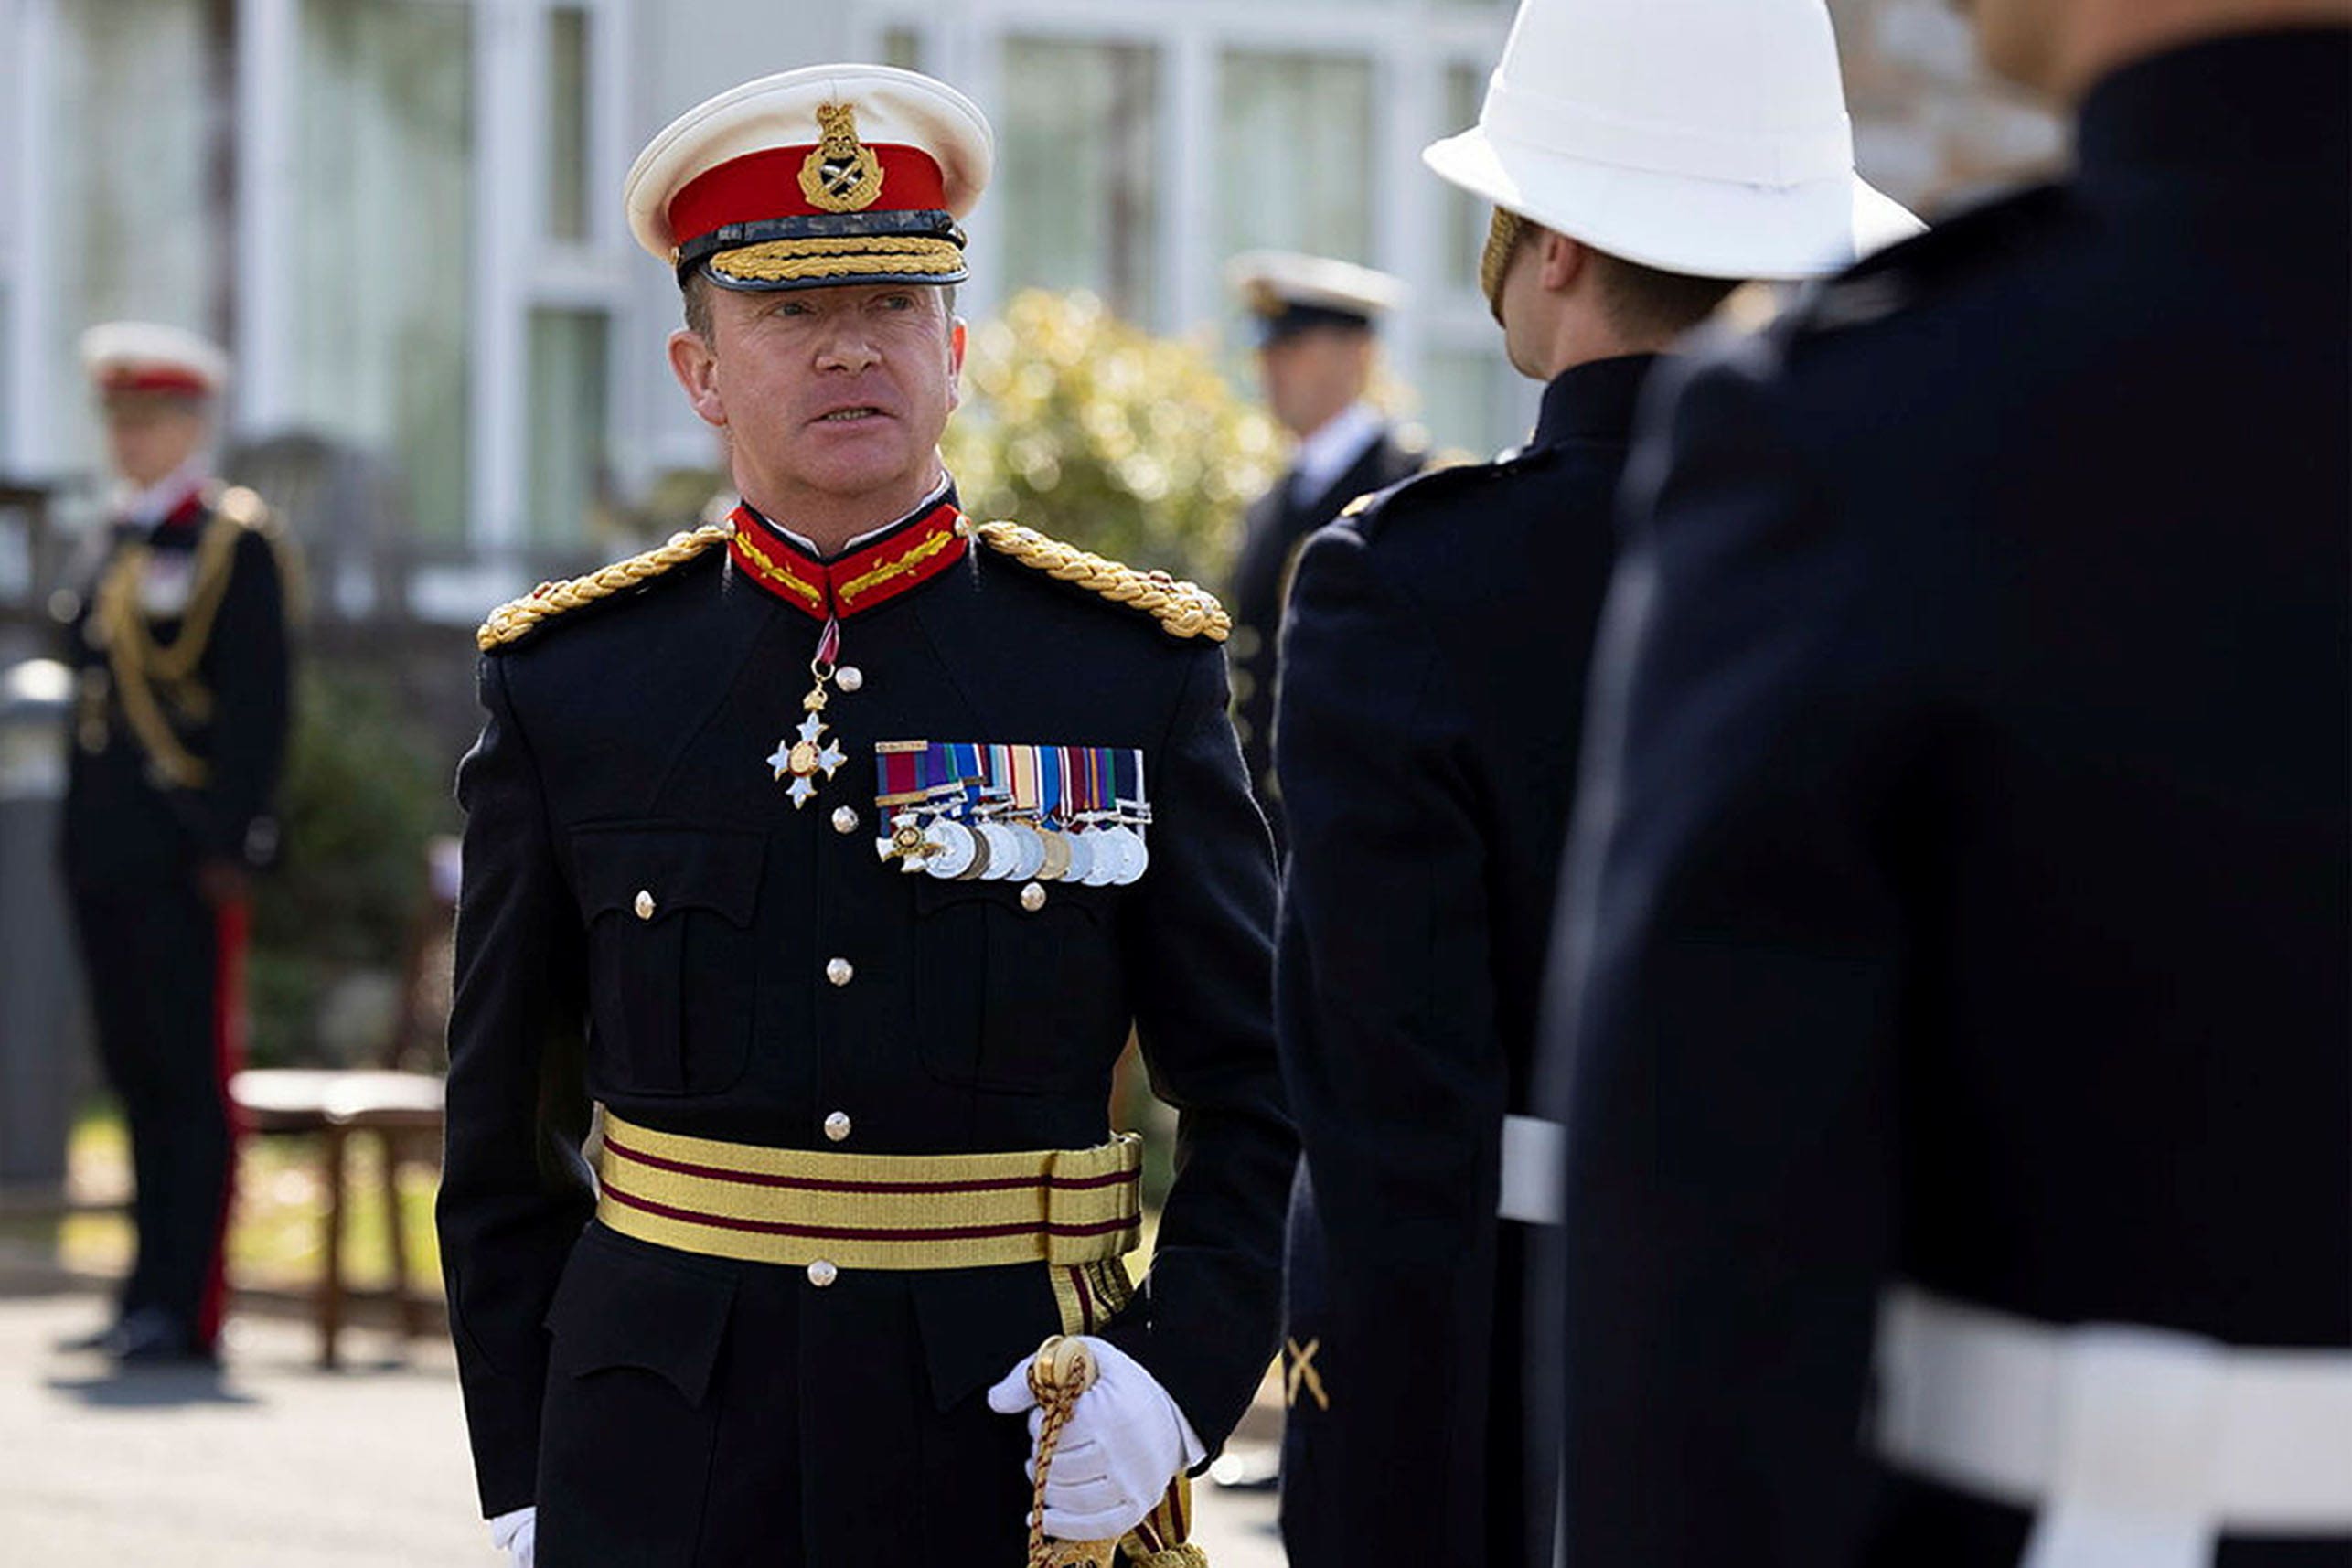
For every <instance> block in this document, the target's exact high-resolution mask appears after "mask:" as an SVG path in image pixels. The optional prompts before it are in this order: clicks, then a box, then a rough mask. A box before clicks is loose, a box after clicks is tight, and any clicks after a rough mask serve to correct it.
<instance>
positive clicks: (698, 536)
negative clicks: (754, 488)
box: [474, 523, 735, 653]
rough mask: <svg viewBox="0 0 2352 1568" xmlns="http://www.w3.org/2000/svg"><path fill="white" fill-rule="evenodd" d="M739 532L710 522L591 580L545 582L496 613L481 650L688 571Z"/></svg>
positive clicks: (481, 637)
mask: <svg viewBox="0 0 2352 1568" xmlns="http://www.w3.org/2000/svg"><path fill="white" fill-rule="evenodd" d="M734 531H735V525H734V524H732V523H705V524H704V525H703V526H702V527H700V528H696V529H695V530H694V531H693V532H692V533H685V534H672V535H671V536H670V538H669V542H668V544H665V545H659V546H657V547H655V548H654V549H649V550H647V551H646V552H645V553H644V554H643V555H633V556H631V557H629V559H628V560H616V561H615V562H614V563H613V564H612V565H610V566H607V567H604V568H602V569H600V570H598V571H592V572H590V573H589V574H588V575H587V576H585V577H573V578H567V579H565V580H564V581H561V582H542V583H540V585H539V586H538V587H537V588H534V589H532V590H531V591H530V592H529V593H526V594H524V595H523V596H522V597H521V598H519V599H509V600H508V601H507V603H504V604H501V605H499V606H498V607H497V609H495V610H493V611H491V612H490V618H489V619H488V620H486V621H485V622H483V623H482V629H481V630H480V631H478V632H476V633H475V634H474V642H475V645H476V646H477V647H479V648H480V649H481V650H482V651H483V652H484V653H488V652H489V651H490V650H491V649H492V648H496V647H502V646H504V645H506V644H508V643H511V642H513V641H515V640H516V639H517V638H519V637H520V636H522V635H525V634H526V633H528V632H529V631H530V629H531V628H532V627H534V626H536V625H538V624H540V622H542V621H548V620H552V619H553V618H554V617H556V616H558V615H561V614H562V613H564V612H565V611H567V610H577V609H579V608H580V607H581V606H582V605H583V604H593V603H596V602H597V601H598V600H600V599H610V598H611V597H612V596H613V595H614V594H615V593H621V592H626V591H628V590H629V589H632V588H635V587H636V586H637V585H638V584H640V583H644V582H649V581H652V580H653V579H655V578H657V577H659V576H660V575H661V574H662V573H663V572H665V571H668V570H669V569H670V568H672V567H674V566H683V565H685V564H686V563H687V562H688V561H690V560H693V559H694V558H695V557H696V556H698V555H700V554H701V553H702V552H703V551H704V550H706V549H710V548H711V546H712V545H714V544H722V543H724V542H725V541H726V540H727V539H729V538H731V537H732V535H733V533H734Z"/></svg>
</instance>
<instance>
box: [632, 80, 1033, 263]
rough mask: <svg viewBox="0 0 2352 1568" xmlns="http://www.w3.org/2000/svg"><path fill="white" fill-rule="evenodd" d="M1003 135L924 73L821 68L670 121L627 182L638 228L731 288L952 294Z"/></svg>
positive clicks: (645, 238)
mask: <svg viewBox="0 0 2352 1568" xmlns="http://www.w3.org/2000/svg"><path fill="white" fill-rule="evenodd" d="M995 159H996V137H995V134H994V133H992V132H991V131H990V130H989V123H988V120H987V118H986V117H985V116H983V115H982V114H981V113H980V112H979V110H978V109H977V108H975V107H974V106H973V104H972V102H971V101H970V100H969V99H968V98H966V97H965V96H964V95H963V94H962V93H960V92H957V91H956V90H955V89H954V88H951V87H949V86H947V85H946V84H945V83H944V82H938V81H934V80H932V79H931V78H929V77H927V76H925V75H922V74H921V73H920V72H917V71H911V70H900V69H896V68H894V67H891V66H879V65H822V66H809V67H807V68H805V69H800V70H788V71H786V72H784V73H783V74H782V75H779V76H770V77H763V78H761V79H760V80H757V81H750V82H745V83H744V84H743V86H741V87H738V88H734V89H732V90H731V91H726V92H722V93H721V94H720V95H719V96H718V97H716V98H713V99H711V100H710V101H708V102H706V103H702V104H700V105H698V106H696V107H695V108H693V109H690V110H688V111H687V112H685V113H684V114H681V115H679V117H678V118H677V119H676V120H674V121H672V122H671V123H670V124H669V126H668V129H666V130H664V131H663V132H662V133H661V134H659V135H657V136H656V137H655V138H654V139H653V140H652V141H651V142H650V143H648V144H647V146H646V150H645V151H644V152H643V153H640V154H639V155H637V161H636V166H635V167H634V168H632V169H631V170H630V171H629V180H628V188H627V201H628V209H629V229H630V232H632V233H633V234H635V235H636V239H637V243H639V244H640V245H643V246H644V247H645V248H646V249H647V251H650V252H652V253H653V254H654V255H655V256H657V257H658V258H660V259H661V260H662V261H667V262H668V263H669V264H670V265H671V266H672V267H673V268H675V269H676V270H677V272H678V278H679V283H685V282H686V280H687V279H689V278H690V277H691V276H693V275H694V273H695V272H697V271H698V270H699V271H700V272H703V273H704V275H706V276H707V277H709V278H710V279H711V282H712V283H717V284H719V285H720V286H721V287H722V288H729V289H743V290H772V289H809V288H826V287H830V286H834V285H837V284H847V283H961V282H963V281H964V279H965V278H966V277H968V275H969V273H968V271H967V269H966V267H965V265H964V231H963V229H961V228H959V227H958V220H959V219H962V218H964V217H965V216H966V215H967V214H968V213H969V212H970V211H971V209H972V208H974V207H975V206H977V205H978V202H979V199H980V192H981V191H982V190H983V189H985V188H986V187H987V186H988V183H989V173H990V171H991V169H992V168H993V167H994V165H995Z"/></svg>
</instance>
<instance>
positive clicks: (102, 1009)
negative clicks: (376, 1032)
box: [59, 321, 290, 1364]
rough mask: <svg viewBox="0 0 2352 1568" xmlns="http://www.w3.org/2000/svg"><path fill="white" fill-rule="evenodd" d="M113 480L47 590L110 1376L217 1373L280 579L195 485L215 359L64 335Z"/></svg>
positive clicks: (131, 340)
mask: <svg viewBox="0 0 2352 1568" xmlns="http://www.w3.org/2000/svg"><path fill="white" fill-rule="evenodd" d="M81 351H82V361H83V366H84V368H85V370H86V372H87V374H88V375H89V378H90V380H91V389H92V390H93V391H95V392H96V393H97V395H98V397H99V399H100V400H101V407H102V412H103V415H104V420H105V429H106V438H107V449H108V455H109V457H110V459H111V460H112V467H113V469H114V472H115V475H116V477H117V485H116V490H115V495H114V498H113V520H112V526H111V529H110V531H109V532H108V534H107V535H106V537H105V538H104V539H103V540H102V541H101V542H102V559H101V560H99V561H98V562H97V563H96V565H95V567H94V569H93V570H92V571H91V572H90V574H89V576H88V578H87V579H86V580H85V581H82V582H80V584H78V585H77V590H78V591H76V592H69V593H67V594H65V595H62V596H61V597H60V600H59V605H60V608H61V609H63V610H65V611H66V612H67V623H68V624H67V649H68V653H67V656H68V658H69V662H71V663H72V664H73V665H74V666H75V667H76V669H77V670H78V672H79V679H78V680H77V682H76V690H77V709H76V714H75V724H74V730H75V734H74V740H75V745H74V748H73V752H72V766H71V769H70V773H69V778H68V782H67V788H66V799H65V811H64V816H63V843H62V851H63V854H62V859H63V863H64V869H65V874H66V883H67V886H68V888H69V891H70V892H71V894H72V900H73V909H74V914H75V925H76V928H77V931H78V933H79V935H80V944H81V953H82V966H83V970H84V972H85V974H86V976H87V977H88V979H89V982H90V998H91V1014H92V1018H93V1020H94V1021H95V1023H96V1025H97V1029H96V1033H97V1037H98V1048H99V1056H100V1059H101V1061H102V1063H103V1064H104V1067H105V1070H106V1079H107V1083H108V1085H109V1087H111V1088H112V1090H113V1092H114V1093H115V1096H116V1098H117V1099H118V1100H119V1101H120V1102H121V1104H122V1107H123V1120H124V1122H125V1124H126V1125H127V1127H128V1130H129V1133H130V1137H131V1155H132V1165H133V1168H134V1177H135V1182H134V1199H133V1203H132V1214H133V1218H134V1221H136V1226H137V1232H138V1249H137V1254H136V1257H135V1260H134V1264H133V1266H132V1269H131V1272H130V1274H129V1275H128V1276H127V1277H126V1278H125V1280H124V1281H123V1288H122V1291H121V1294H120V1296H119V1297H118V1299H117V1302H116V1309H115V1318H114V1321H113V1322H112V1324H110V1325H109V1326H107V1327H106V1328H103V1329H102V1330H101V1331H100V1332H98V1333H97V1334H95V1335H93V1336H91V1337H90V1338H88V1339H83V1340H81V1341H79V1343H80V1345H81V1346H83V1347H86V1348H91V1349H104V1350H107V1351H109V1352H111V1353H112V1355H114V1356H115V1357H116V1358H117V1359H118V1360H122V1361H123V1362H125V1363H132V1364H137V1363H164V1362H187V1361H195V1362H201V1363H209V1362H211V1361H213V1360H216V1359H217V1358H218V1354H219V1335H220V1324H221V1315H222V1311H223V1309H224V1307H225V1305H226V1301H227V1281H226V1278H225V1275H224V1268H225V1261H226V1260H225V1256H224V1251H223V1249H224V1247H225V1244H226V1239H227V1229H228V1222H229V1210H230V1198H231V1194H232V1190H233V1188H234V1184H235V1175H236V1157H237V1155H236V1150H237V1136H236V1120H235V1116H234V1114H233V1112H232V1109H231V1107H230V1103H229V1093H228V1080H229V1075H230V1073H231V1072H234V1071H235V1069H236V1067H237V1065H238V1062H239V1060H240V1057H241V1051H242V1039H243V1030H244V1014H243V1001H242V990H243V987H242V976H243V973H244V961H245V942H246V933H247V928H248V923H249V904H248V896H247V894H248V887H247V883H248V878H249V875H250V874H251V872H252V871H253V870H254V869H257V868H259V867H262V866H263V865H266V864H267V863H268V862H269V861H270V860H271V859H273V855H274V851H275V848H276V840H277V828H276V823H275V820H274V818H273V798H272V797H273V795H274V793H275V790H276V786H277V780H278V775H279V773H280V770H281V766H282V764H283V758H284V753H285V741H286V726H287V710H288V696H287V692H288V686H289V681H290V677H289V668H288V664H289V660H288V652H287V642H286V612H285V583H284V581H283V562H282V560H281V557H280V550H279V546H278V544H277V542H276V540H275V539H274V537H273V530H272V528H271V526H270V523H269V519H268V517H267V516H266V514H265V512H264V510H263V508H262V505H261V502H260V500H259V498H258V497H256V496H254V495H253V493H252V492H251V491H250V490H243V489H237V488H232V487H230V486H228V485H222V484H221V483H220V482H219V480H218V479H216V478H215V477H214V476H213V471H212V467H211V452H210V447H211V443H212V434H213V420H214V411H215V409H216V408H217V406H218V404H219V397H220V393H221V391H222V389H223V388H224V387H225V385H226V384H227V381H228V376H229V359H228V356H227V355H225V354H223V353H222V352H221V351H220V350H219V348H217V347H214V346H213V345H212V344H210V343H208V342H207V341H205V340H204V339H203V338H201V337H199V336H196V335H195V334H194V333H191V332H187V331H185V330H183V329H181V328H179V327H175V326H166V325H160V324H157V323H153V322H134V321H118V322H109V323H107V324H105V325H100V326H93V327H91V329H90V330H89V331H88V332H87V333H85V334H84V335H83V336H82V340H81Z"/></svg>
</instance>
